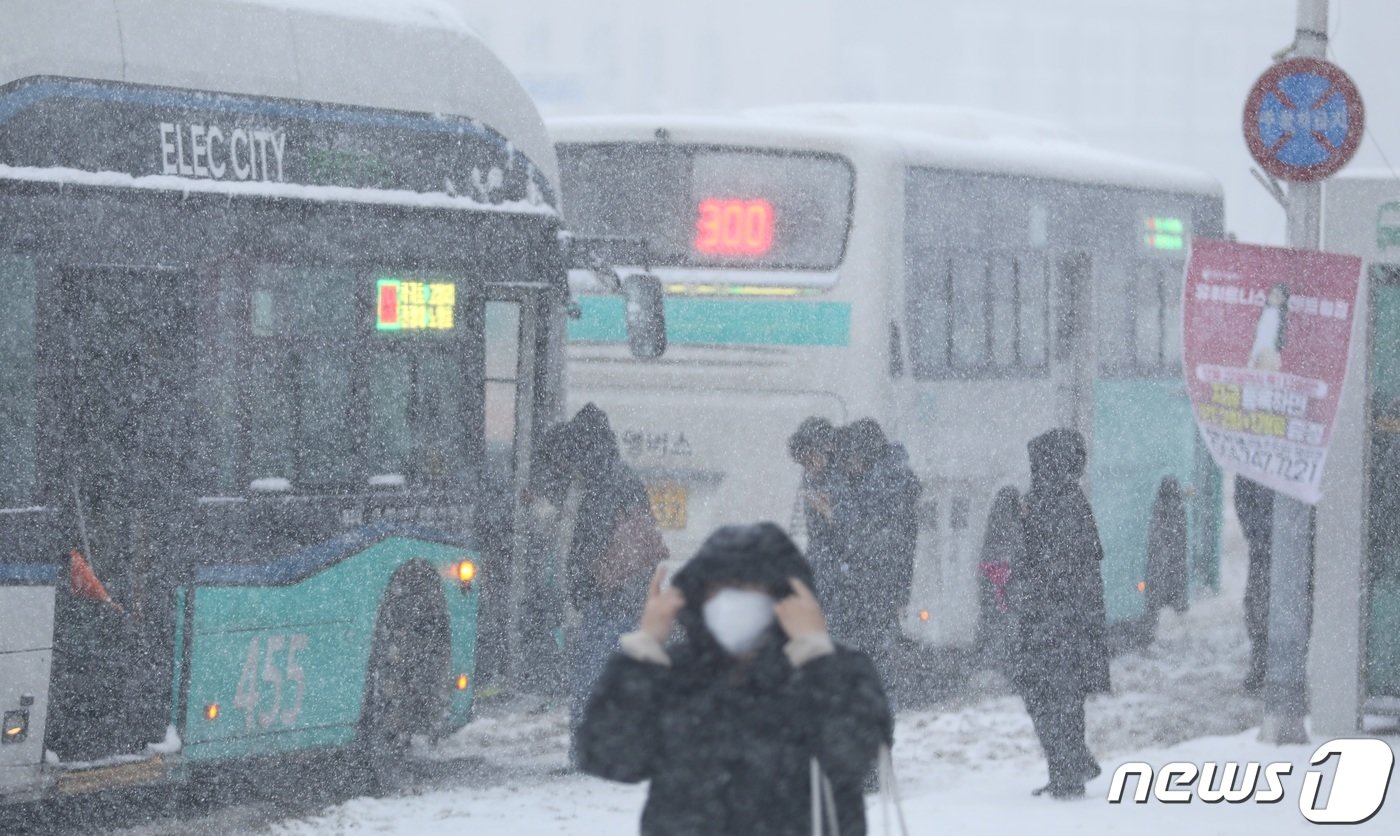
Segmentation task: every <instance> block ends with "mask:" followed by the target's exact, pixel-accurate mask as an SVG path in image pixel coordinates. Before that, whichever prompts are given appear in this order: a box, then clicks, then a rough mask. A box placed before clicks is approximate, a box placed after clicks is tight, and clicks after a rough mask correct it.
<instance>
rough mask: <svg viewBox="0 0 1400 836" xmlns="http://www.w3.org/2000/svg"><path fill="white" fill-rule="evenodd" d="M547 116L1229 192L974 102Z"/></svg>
mask: <svg viewBox="0 0 1400 836" xmlns="http://www.w3.org/2000/svg"><path fill="white" fill-rule="evenodd" d="M548 124H549V128H550V130H551V132H552V133H553V135H554V138H555V141H556V142H608V141H624V142H625V141H647V140H652V139H654V138H655V136H656V131H657V130H658V129H662V128H664V129H665V130H666V131H667V133H668V134H669V137H670V139H671V140H672V141H674V142H701V143H713V144H721V145H723V144H736V145H752V146H756V147H763V148H783V147H791V148H801V149H803V150H830V151H834V152H838V153H857V152H859V151H861V150H864V151H866V152H869V153H877V154H884V155H888V156H897V157H899V158H901V159H902V161H904V162H905V163H906V164H908V165H911V166H928V167H932V168H950V169H957V170H962V171H969V172H984V173H987V174H1007V175H1020V176H1028V177H1045V178H1049V179H1054V180H1064V181H1068V182H1075V183H1094V184H1101V185H1112V186H1122V187H1127V188H1142V189H1162V190H1167V191H1181V192H1188V193H1197V194H1207V195H1216V196H1218V195H1221V194H1222V193H1223V190H1222V188H1221V186H1220V184H1219V182H1218V181H1216V180H1215V179H1214V178H1212V177H1210V176H1209V175H1207V174H1205V173H1204V172H1201V171H1198V170H1196V169H1192V168H1187V167H1185V166H1178V165H1172V164H1168V163H1161V162H1157V161H1154V160H1144V159H1142V158H1140V157H1134V156H1131V155H1128V154H1122V153H1118V152H1114V151H1108V150H1105V149H1102V148H1096V147H1094V146H1092V145H1089V144H1087V143H1085V142H1083V141H1082V140H1080V139H1079V138H1078V137H1076V136H1075V135H1074V133H1073V132H1071V131H1069V130H1068V129H1066V128H1064V127H1062V126H1059V125H1056V124H1054V123H1051V122H1044V121H1040V120H1036V119H1030V118H1026V117H1021V116H1015V115H1011V114H1003V113H996V112H992V111H982V110H976V109H972V108H944V107H935V106H930V105H847V104H836V105H795V106H791V107H775V108H765V109H761V110H758V109H756V110H749V111H744V112H742V113H740V114H733V115H712V114H681V115H619V116H598V117H577V116H575V117H566V118H561V119H552V120H549V122H548Z"/></svg>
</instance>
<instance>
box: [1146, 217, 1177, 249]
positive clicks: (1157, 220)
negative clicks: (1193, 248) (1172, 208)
mask: <svg viewBox="0 0 1400 836" xmlns="http://www.w3.org/2000/svg"><path fill="white" fill-rule="evenodd" d="M1143 226H1144V227H1146V231H1145V232H1144V234H1143V236H1142V240H1143V243H1144V244H1146V245H1147V248H1148V249H1150V250H1182V249H1185V248H1186V223H1185V221H1183V220H1182V219H1181V218H1167V217H1149V218H1147V219H1146V220H1145V221H1144V223H1143Z"/></svg>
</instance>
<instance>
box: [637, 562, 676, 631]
mask: <svg viewBox="0 0 1400 836" xmlns="http://www.w3.org/2000/svg"><path fill="white" fill-rule="evenodd" d="M665 579H666V567H665V566H658V567H656V572H655V573H653V574H652V576H651V587H650V588H649V589H648V590H647V603H646V606H645V607H643V608H642V623H641V625H640V629H641V631H642V632H643V633H646V634H647V635H648V636H651V637H652V638H653V639H656V642H657V644H665V643H666V639H668V638H670V637H671V625H673V624H675V623H676V614H677V613H679V612H680V611H681V607H684V606H685V596H684V595H682V594H681V591H680V590H679V589H676V588H675V587H674V586H668V587H666V588H665V589H662V588H661V582H662V581H663V580H665Z"/></svg>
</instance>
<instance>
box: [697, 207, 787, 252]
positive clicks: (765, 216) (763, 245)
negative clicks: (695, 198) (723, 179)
mask: <svg viewBox="0 0 1400 836" xmlns="http://www.w3.org/2000/svg"><path fill="white" fill-rule="evenodd" d="M772 249H773V204H772V203H769V202H768V201H766V200H762V199H757V200H743V199H735V198H706V199H705V200H702V201H700V205H699V207H698V215H697V218H696V221H695V250H696V252H700V253H703V254H705V255H727V256H755V257H756V256H764V255H767V254H768V252H769V251H770V250H772Z"/></svg>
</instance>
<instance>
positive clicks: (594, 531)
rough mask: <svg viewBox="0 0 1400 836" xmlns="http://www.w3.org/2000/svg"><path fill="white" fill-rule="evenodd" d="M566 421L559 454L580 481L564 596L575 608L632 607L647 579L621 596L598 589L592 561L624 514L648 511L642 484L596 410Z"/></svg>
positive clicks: (631, 609)
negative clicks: (567, 590) (566, 586)
mask: <svg viewBox="0 0 1400 836" xmlns="http://www.w3.org/2000/svg"><path fill="white" fill-rule="evenodd" d="M565 426H566V427H567V433H566V441H565V450H564V451H563V456H564V457H565V459H566V461H567V462H568V463H569V465H570V466H571V469H572V471H573V473H574V477H573V478H575V479H578V480H582V496H581V497H580V499H579V507H578V518H577V519H576V520H575V521H574V536H573V541H572V542H571V543H570V546H569V560H568V564H567V566H568V568H567V572H566V579H567V582H568V589H569V598H570V600H571V601H572V602H573V604H574V606H575V607H578V608H580V609H583V608H585V607H596V606H598V605H600V604H602V605H606V606H609V607H611V608H613V609H617V610H619V611H622V612H627V613H632V612H635V611H637V608H639V607H640V606H641V602H642V600H643V599H644V596H645V590H646V581H647V578H645V577H639V578H638V579H637V582H636V583H634V584H632V587H633V588H631V589H629V590H628V594H626V595H624V596H622V598H619V597H618V596H617V595H616V594H613V593H610V592H607V591H605V590H602V589H600V588H599V587H598V584H597V582H596V580H595V578H596V577H598V575H599V574H600V572H599V571H598V566H597V564H598V562H599V561H601V560H603V559H604V558H605V557H606V556H607V554H608V550H609V547H610V546H611V545H612V542H613V537H614V536H615V534H616V533H617V528H618V523H619V522H620V520H621V518H622V516H623V514H624V513H626V512H628V511H637V512H640V513H645V514H648V515H649V514H650V513H651V503H650V500H649V499H648V497H647V491H646V486H645V485H643V484H642V480H641V479H640V478H638V476H637V474H636V472H634V471H633V470H632V468H631V467H629V466H628V465H627V463H626V462H624V461H623V460H622V454H621V452H620V450H619V449H618V445H617V436H615V435H614V434H613V431H612V427H611V426H609V424H608V417H607V415H605V414H604V413H603V411H602V410H601V409H599V408H598V407H596V406H594V405H593V404H588V405H587V406H585V407H584V408H583V409H581V410H579V412H578V414H577V415H575V416H574V417H573V419H572V420H570V421H569V422H568V424H566V425H565Z"/></svg>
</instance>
